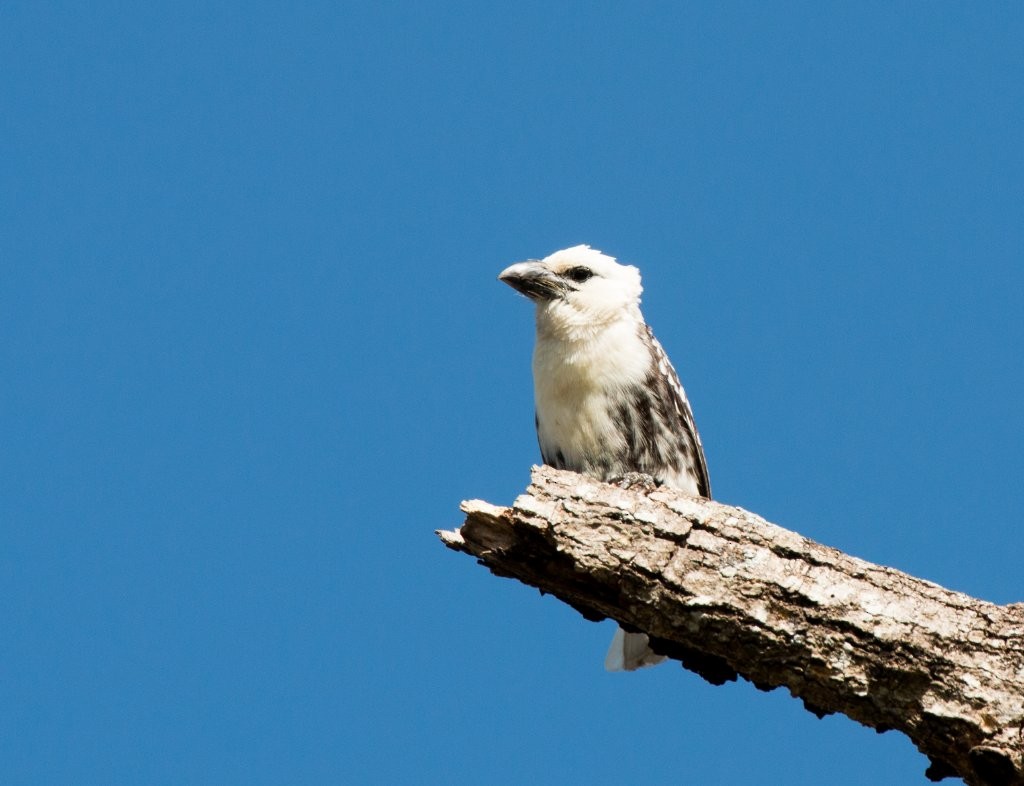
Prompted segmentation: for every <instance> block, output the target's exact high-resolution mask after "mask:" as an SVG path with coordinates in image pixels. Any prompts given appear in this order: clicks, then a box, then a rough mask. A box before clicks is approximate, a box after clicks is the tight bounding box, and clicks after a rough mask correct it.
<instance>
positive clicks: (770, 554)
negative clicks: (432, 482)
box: [438, 467, 1024, 786]
mask: <svg viewBox="0 0 1024 786" xmlns="http://www.w3.org/2000/svg"><path fill="white" fill-rule="evenodd" d="M647 481H648V482H647V483H644V482H643V481H640V483H639V484H637V483H636V479H634V485H632V486H630V485H629V483H624V484H622V485H620V486H616V485H609V484H604V483H599V482H597V481H595V480H592V479H590V478H587V477H584V476H581V475H577V474H574V473H571V472H561V471H558V470H554V469H551V468H550V467H535V468H534V470H533V478H532V483H531V485H530V487H529V489H528V490H527V493H526V494H524V495H522V496H520V497H519V498H518V499H517V500H516V501H515V503H514V505H513V506H512V507H511V508H503V507H497V506H494V505H490V504H488V503H486V502H481V501H479V500H473V501H469V502H464V503H463V504H462V509H463V511H464V512H465V513H466V520H465V523H464V524H463V525H462V527H461V529H459V530H457V531H452V532H439V533H438V535H439V536H440V537H441V539H442V541H444V543H445V545H447V546H448V547H449V548H452V549H455V550H456V551H462V552H465V553H467V554H471V555H473V556H475V557H477V558H478V559H479V561H480V563H481V564H483V565H485V566H486V567H488V568H489V569H490V570H491V571H492V572H493V573H495V574H496V575H499V576H508V577H511V578H515V579H518V580H519V581H522V582H524V583H525V584H529V585H531V586H534V587H537V588H539V589H540V590H542V591H543V592H546V593H550V594H552V595H555V596H556V597H558V598H560V599H561V600H563V601H565V602H566V603H568V604H569V605H571V606H572V607H573V608H575V609H577V610H578V611H579V612H580V613H581V614H582V615H583V616H584V617H586V618H587V619H590V620H600V619H604V618H605V617H610V618H612V619H614V620H616V621H617V622H618V623H619V624H620V625H622V627H624V628H625V629H626V630H631V631H643V632H645V633H647V634H648V635H649V636H650V637H651V646H652V648H653V649H654V650H655V651H656V652H661V653H663V654H666V655H668V656H670V657H672V658H676V659H678V660H680V661H681V662H682V663H683V665H684V666H685V667H686V668H689V669H691V670H693V671H696V672H697V673H699V674H701V675H702V676H703V677H705V678H706V679H707V680H709V681H710V682H712V683H714V684H721V683H722V682H725V681H727V680H733V679H735V678H736V676H737V675H740V676H742V677H744V678H746V679H748V680H750V681H751V682H753V683H754V684H755V685H756V686H757V687H758V688H761V689H763V690H771V689H773V688H776V687H780V686H785V687H786V688H788V689H789V691H790V693H791V694H792V695H793V696H795V697H798V698H801V699H802V700H803V701H804V705H805V706H806V707H807V709H808V710H810V711H811V712H814V713H815V714H817V715H818V716H819V717H820V716H823V715H826V714H829V713H833V712H841V713H843V714H845V715H847V716H849V717H850V718H853V719H854V720H857V721H859V722H861V723H863V724H865V725H867V726H871V727H873V728H875V729H877V730H878V731H880V732H881V731H887V730H889V729H898V730H899V731H902V732H904V733H905V734H907V735H908V736H909V737H910V739H911V740H912V741H913V742H914V744H915V745H917V747H918V749H919V750H921V751H922V752H923V753H924V754H925V755H927V756H928V757H929V758H930V759H931V765H930V766H929V768H928V770H927V772H926V773H925V774H926V775H927V776H928V777H929V778H930V779H931V780H941V779H942V778H944V777H950V776H956V775H958V776H960V777H962V778H963V779H964V780H965V781H966V782H967V783H968V784H970V785H971V786H981V785H982V784H984V785H985V786H1010V785H1012V784H1018V785H1019V784H1024V726H1022V724H1024V605H1022V604H1011V605H1009V606H997V605H995V604H992V603H987V602H985V601H982V600H977V599H975V598H971V597H969V596H967V595H963V594H960V593H957V592H951V591H950V590H947V589H944V588H942V587H940V586H938V585H936V584H933V583H931V582H928V581H924V580H922V579H918V578H914V577H912V576H908V575H907V574H905V573H901V572H899V571H897V570H894V569H892V568H886V567H882V566H879V565H872V564H871V563H868V562H865V561H863V560H860V559H856V558H855V557H851V556H848V555H846V554H843V553H842V552H840V551H837V550H836V549H832V548H829V547H827V546H822V545H820V544H818V543H814V542H813V541H810V540H808V539H807V538H804V537H801V536H800V535H797V534H796V533H793V532H789V531H788V530H784V529H782V528H781V527H777V526H775V525H774V524H770V523H768V522H767V521H765V520H764V519H761V518H760V517H758V516H755V515H754V514H752V513H748V512H747V511H745V510H742V509H740V508H735V507H730V506H728V505H722V504H720V503H717V502H712V501H707V500H701V499H696V498H693V497H687V496H684V495H682V494H679V493H677V492H675V491H672V490H670V489H666V488H655V487H653V486H651V485H649V479H647Z"/></svg>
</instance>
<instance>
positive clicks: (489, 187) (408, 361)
mask: <svg viewBox="0 0 1024 786" xmlns="http://www.w3.org/2000/svg"><path fill="white" fill-rule="evenodd" d="M1021 40H1024V10H1022V6H1020V5H1019V4H1010V3H987V4H966V3H938V4H928V5H924V4H890V3H856V4H854V3H846V4H819V3H773V4H770V7H769V6H766V5H762V4H754V3H715V4H710V3H708V4H703V3H702V4H692V3H645V4H641V5H639V6H635V7H630V6H629V5H628V4H625V3H607V2H593V3H585V4H584V3H560V2H558V3H550V2H549V3H517V4H515V5H512V4H506V5H503V6H499V5H496V4H472V3H466V4H412V3H362V4H357V3H326V2H323V3H317V2H310V3H302V4H284V3H281V4H270V3H255V4H254V3H244V4H243V3H218V4H211V3H196V2H179V3H174V4H133V3H111V2H94V3H89V4H82V3H69V2H32V3H24V2H7V3H4V4H3V5H2V6H0V72H2V73H3V74H4V78H3V79H2V80H0V109H2V111H0V146H2V147H0V301H2V302H0V327H2V335H3V341H2V342H0V371H2V376H3V380H4V383H3V385H2V386H0V418H2V421H0V425H2V435H3V442H4V446H5V449H4V450H3V451H2V453H0V462H2V464H0V592H2V596H3V602H2V604H0V629H2V631H3V633H2V636H0V781H2V782H3V783H7V784H34V783H104V784H115V783H125V784H140V783H211V784H212V783H216V784H228V783H239V784H242V783H244V784H260V783H266V784H280V783H423V784H434V783H437V784H442V783H443V784H481V783H483V784H519V783H523V782H531V783H535V784H547V783H552V784H554V783H565V782H570V783H590V784H604V783H608V784H612V783H615V784H620V783H623V782H632V781H640V780H644V781H646V782H650V783H667V782H673V783H678V782H684V783H701V784H746V783H783V782H784V783H788V784H818V783H821V782H822V778H823V777H825V776H826V775H827V778H828V780H829V782H830V783H834V784H876V783H924V779H923V776H922V772H923V770H924V767H925V766H926V761H925V759H924V758H923V757H922V756H921V755H920V754H918V753H917V752H916V751H915V750H914V749H913V747H912V745H911V744H910V743H909V742H908V741H907V740H906V739H905V738H903V737H901V736H899V735H897V734H895V733H890V734H885V735H876V734H875V733H874V732H873V731H871V730H868V729H865V728H863V727H860V726H858V725H856V724H855V723H853V722H851V721H848V720H846V719H845V718H841V717H829V718H826V719H824V720H818V719H816V718H815V717H814V716H812V715H810V714H809V713H807V712H806V711H804V710H803V709H802V707H801V705H800V703H799V702H798V701H796V700H794V699H792V698H790V697H789V696H788V695H785V693H784V692H783V691H775V692H773V693H770V694H765V693H760V692H758V691H757V690H755V689H754V688H753V687H752V686H750V685H749V684H745V683H741V684H732V685H728V686H725V687H721V688H712V687H710V686H708V685H706V684H705V683H703V682H702V681H701V680H700V679H699V678H697V677H695V676H694V675H692V674H690V673H688V672H685V671H683V670H681V669H680V668H678V667H677V666H674V665H669V666H662V667H659V668H657V669H650V670H647V671H645V672H642V673H638V674H633V675H608V674H606V673H604V671H603V670H602V659H603V656H604V650H605V647H606V645H607V642H608V640H609V638H610V636H611V633H612V630H613V626H612V625H611V624H610V623H607V622H606V623H602V624H600V625H595V624H592V623H588V622H585V621H584V620H583V619H582V618H580V617H579V616H578V615H577V614H576V613H575V612H573V611H572V610H570V609H568V608H567V607H564V606H562V605H560V604H559V603H558V602H557V601H555V600H553V599H551V598H549V597H540V596H539V595H538V594H537V593H536V592H535V591H532V590H529V589H527V588H525V587H523V586H521V585H518V584H516V583H514V582H511V581H507V580H500V579H496V578H494V577H492V576H490V575H489V574H488V573H487V572H486V571H485V570H483V569H481V568H479V567H477V566H476V565H475V564H474V563H473V561H472V560H470V559H468V558H466V557H464V556H460V555H456V554H453V553H450V552H447V551H446V550H445V549H444V548H443V547H442V546H441V545H440V543H439V542H438V541H437V540H436V538H435V537H434V535H433V531H434V530H435V529H437V528H450V527H453V526H455V525H457V524H458V523H459V521H460V515H459V512H458V503H459V501H460V500H462V499H464V498H470V497H481V498H484V499H487V500H489V501H492V502H496V503H508V502H510V501H511V500H512V499H513V498H514V497H515V496H516V494H518V493H519V492H520V491H521V490H522V489H523V488H524V486H525V484H526V482H527V480H528V473H529V466H530V465H531V463H534V462H536V461H537V460H538V452H537V448H536V443H535V438H534V434H533V414H532V388H531V382H530V377H529V356H530V351H531V345H532V315H531V314H530V310H529V307H528V304H527V303H526V302H525V301H523V300H522V299H521V298H518V297H516V296H514V293H512V292H511V290H509V289H508V288H507V287H505V286H503V285H501V284H500V283H499V282H497V281H496V279H495V277H496V275H497V273H498V272H499V271H500V270H501V269H502V268H503V267H505V266H506V265H507V264H509V263H511V262H513V261H517V260H520V259H524V258H527V257H536V256H539V255H544V254H547V253H549V252H551V251H553V250H555V249H557V248H561V247H565V246H569V245H575V244H577V243H590V244H592V245H594V246H596V247H598V248H601V249H602V250H604V251H606V252H608V253H611V254H614V255H616V256H617V257H619V258H620V259H621V260H622V261H625V262H629V263H633V264H636V265H638V266H639V267H640V268H641V270H642V271H643V274H644V277H645V285H646V292H645V299H644V308H645V312H646V314H647V318H648V321H649V322H650V323H651V324H652V325H653V326H654V328H655V330H656V332H657V333H658V335H659V337H660V339H661V341H662V343H663V344H664V345H665V347H666V349H667V350H668V351H669V353H670V355H671V356H672V358H673V361H674V363H675V365H676V367H677V369H678V370H679V373H680V375H681V377H682V379H683V382H684V384H685V385H686V388H687V391H688V393H689V395H690V399H691V401H692V402H693V405H694V409H695V412H696V417H697V422H698V424H699V426H700V429H701V432H702V435H703V438H704V443H705V446H706V449H707V456H708V463H709V466H710V472H711V478H712V483H713V487H714V490H715V495H716V497H717V498H718V499H720V500H722V501H724V502H729V503H732V504H737V505H740V506H742V507H745V508H748V509H750V510H753V511H756V512H758V513H760V514H762V515H764V516H765V517H767V518H769V519H770V520H772V521H775V522H777V523H779V524H781V525H783V526H786V527H788V528H790V529H795V530H797V531H799V532H801V533H802V534H804V535H807V536H809V537H812V538H814V539H816V540H819V541H822V542H824V543H827V544H830V545H833V546H836V547H839V548H842V549H844V550H846V551H849V552H851V553H853V554H855V555H857V556H860V557H863V558H865V559H869V560H873V561H876V562H880V563H883V564H886V565H892V566H895V567H898V568H900V569H903V570H906V571H908V572H911V573H914V574H915V575H919V576H922V577H924V578H928V579H931V580H933V581H936V582H939V583H941V584H943V585H945V586H948V587H950V588H953V589H957V590H961V591H964V592H968V593H971V594H973V595H976V596H980V597H983V598H986V599H989V600H992V601H996V602H1000V603H1004V602H1010V601H1019V600H1022V599H1024V587H1022V584H1024V580H1022V578H1021V575H1022V574H1021V567H1020V566H1021V565H1022V564H1024V540H1022V538H1021V536H1020V515H1019V510H1020V508H1021V507H1022V505H1024V492H1022V486H1021V483H1020V477H1021V471H1022V461H1021V451H1020V446H1021V444H1022V443H1024V414H1022V411H1021V407H1020V402H1021V400H1022V399H1024V369H1022V362H1021V353H1020V347H1021V344H1022V339H1024V320H1022V319H1021V305H1020V303H1021V295H1022V290H1024V272H1022V261H1024V185H1022V184H1024V153H1022V145H1021V138H1022V132H1024V128H1022V126H1024V48H1022V47H1021V46H1020V42H1021ZM823 774H824V775H823Z"/></svg>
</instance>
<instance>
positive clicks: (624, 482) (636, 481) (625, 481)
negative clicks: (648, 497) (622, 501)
mask: <svg viewBox="0 0 1024 786" xmlns="http://www.w3.org/2000/svg"><path fill="white" fill-rule="evenodd" d="M608 482H609V483H611V484H612V485H613V486H618V487H619V488H623V489H627V490H630V491H654V490H655V489H656V488H658V483H657V481H655V480H654V478H653V477H651V476H650V475H648V474H647V473H646V472H627V473H626V474H625V475H619V476H618V477H614V478H611V479H609V481H608Z"/></svg>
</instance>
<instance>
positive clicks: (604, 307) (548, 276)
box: [498, 246, 643, 338]
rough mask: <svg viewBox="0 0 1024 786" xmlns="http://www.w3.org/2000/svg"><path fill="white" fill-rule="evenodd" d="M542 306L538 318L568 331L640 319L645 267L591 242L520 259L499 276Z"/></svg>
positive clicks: (543, 323) (550, 326)
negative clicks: (621, 261)
mask: <svg viewBox="0 0 1024 786" xmlns="http://www.w3.org/2000/svg"><path fill="white" fill-rule="evenodd" d="M498 279H499V280H501V281H504V282H505V283H506V284H508V285H509V286H510V287H512V288H513V289H515V290H517V291H519V292H521V293H523V294H524V295H526V296H527V297H528V298H530V300H532V301H533V302H534V303H535V304H536V306H537V324H538V327H540V328H546V329H549V330H552V331H554V332H556V333H559V334H563V335H565V337H572V335H571V334H581V335H580V337H581V338H582V337H584V335H582V334H587V333H592V332H594V331H596V330H600V329H601V328H602V327H605V326H607V325H609V324H611V323H613V322H618V321H620V320H623V319H628V320H630V321H640V320H642V319H643V318H642V317H641V316H640V293H641V292H643V287H642V286H641V285H640V271H639V270H637V269H636V268H635V267H633V266H631V265H620V264H619V263H618V262H616V261H615V259H614V258H613V257H610V256H607V255H605V254H602V253H601V252H600V251H598V250H597V249H594V248H591V247H590V246H573V247H572V248H566V249H563V250H562V251H556V252H555V253H554V254H551V256H548V257H545V258H544V259H541V260H530V261H528V262H519V263H517V264H515V265H512V266H511V267H508V268H506V269H505V270H503V271H502V272H501V275H499V276H498Z"/></svg>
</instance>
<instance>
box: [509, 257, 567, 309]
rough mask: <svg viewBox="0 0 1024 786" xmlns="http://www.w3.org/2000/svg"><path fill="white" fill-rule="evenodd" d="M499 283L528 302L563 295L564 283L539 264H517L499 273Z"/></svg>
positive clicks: (536, 262) (534, 262)
mask: <svg viewBox="0 0 1024 786" xmlns="http://www.w3.org/2000/svg"><path fill="white" fill-rule="evenodd" d="M498 280H499V281H504V282H505V283H506V284H508V285H509V286H510V287H512V289H514V290H516V291H517V292H521V293H522V294H524V295H526V296H527V297H528V298H530V300H552V299H553V298H556V297H561V296H562V295H563V294H564V293H565V289H566V287H565V282H564V281H562V279H560V278H559V277H558V276H556V275H554V274H553V273H552V272H551V271H550V270H548V269H547V268H546V267H544V265H543V264H542V263H541V262H538V261H536V260H532V259H531V260H530V261H528V262H517V263H516V264H514V265H510V266H509V267H507V268H505V269H504V270H502V271H501V274H500V275H499V276H498Z"/></svg>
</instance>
